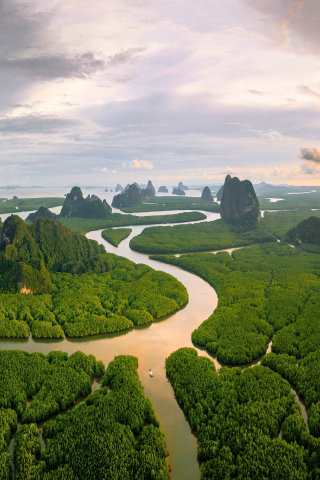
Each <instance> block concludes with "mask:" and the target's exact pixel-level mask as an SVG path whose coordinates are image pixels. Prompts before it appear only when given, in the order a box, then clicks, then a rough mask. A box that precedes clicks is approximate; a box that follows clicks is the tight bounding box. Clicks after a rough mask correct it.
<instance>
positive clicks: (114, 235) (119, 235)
mask: <svg viewBox="0 0 320 480" xmlns="http://www.w3.org/2000/svg"><path fill="white" fill-rule="evenodd" d="M131 232H132V230H131V228H117V229H112V228H108V229H107V230H103V232H101V236H102V238H104V239H105V240H106V241H107V242H109V243H111V245H113V246H114V247H117V246H118V245H119V243H120V242H122V240H124V239H125V238H127V237H129V235H130V233H131Z"/></svg>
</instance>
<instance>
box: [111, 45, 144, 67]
mask: <svg viewBox="0 0 320 480" xmlns="http://www.w3.org/2000/svg"><path fill="white" fill-rule="evenodd" d="M143 51H144V48H128V49H127V50H123V51H121V52H119V53H116V54H115V55H111V56H109V57H108V63H107V65H108V67H117V66H118V65H123V64H124V63H130V62H132V61H134V60H135V56H136V54H137V53H140V52H143Z"/></svg>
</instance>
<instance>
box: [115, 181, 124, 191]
mask: <svg viewBox="0 0 320 480" xmlns="http://www.w3.org/2000/svg"><path fill="white" fill-rule="evenodd" d="M122 190H123V187H122V186H121V185H119V183H118V184H117V186H116V190H115V191H116V192H122Z"/></svg>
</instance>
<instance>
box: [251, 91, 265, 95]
mask: <svg viewBox="0 0 320 480" xmlns="http://www.w3.org/2000/svg"><path fill="white" fill-rule="evenodd" d="M248 93H252V95H264V94H265V92H260V90H248Z"/></svg>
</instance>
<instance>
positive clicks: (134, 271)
mask: <svg viewBox="0 0 320 480" xmlns="http://www.w3.org/2000/svg"><path fill="white" fill-rule="evenodd" d="M106 256H108V257H109V259H110V264H112V265H111V268H110V271H109V272H105V273H103V274H100V275H95V274H92V275H87V276H84V277H81V278H78V279H76V278H74V277H73V276H72V275H71V274H56V275H54V276H53V281H54V284H55V285H56V287H57V293H55V294H54V295H53V304H54V310H53V313H54V315H55V317H56V319H57V321H58V322H59V324H61V325H63V328H64V331H65V333H66V335H68V336H71V337H82V336H86V335H94V334H97V333H106V332H115V331H119V330H124V329H127V328H130V327H133V326H134V324H139V325H140V324H142V323H149V322H150V321H152V320H153V319H158V318H161V317H163V316H165V315H168V314H170V313H172V312H174V311H176V310H177V309H179V308H180V307H181V306H182V305H184V304H185V303H186V302H187V300H188V294H187V291H186V289H185V287H184V286H183V285H182V284H181V283H180V282H178V280H176V279H175V278H174V277H172V276H171V275H168V274H166V273H164V272H158V271H155V270H153V269H152V268H150V267H148V266H146V265H142V264H135V263H133V262H131V261H130V260H127V259H125V258H122V257H117V256H116V255H112V254H106ZM132 310H133V311H134V312H136V316H137V317H138V319H135V317H133V315H132ZM127 315H128V316H127Z"/></svg>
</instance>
